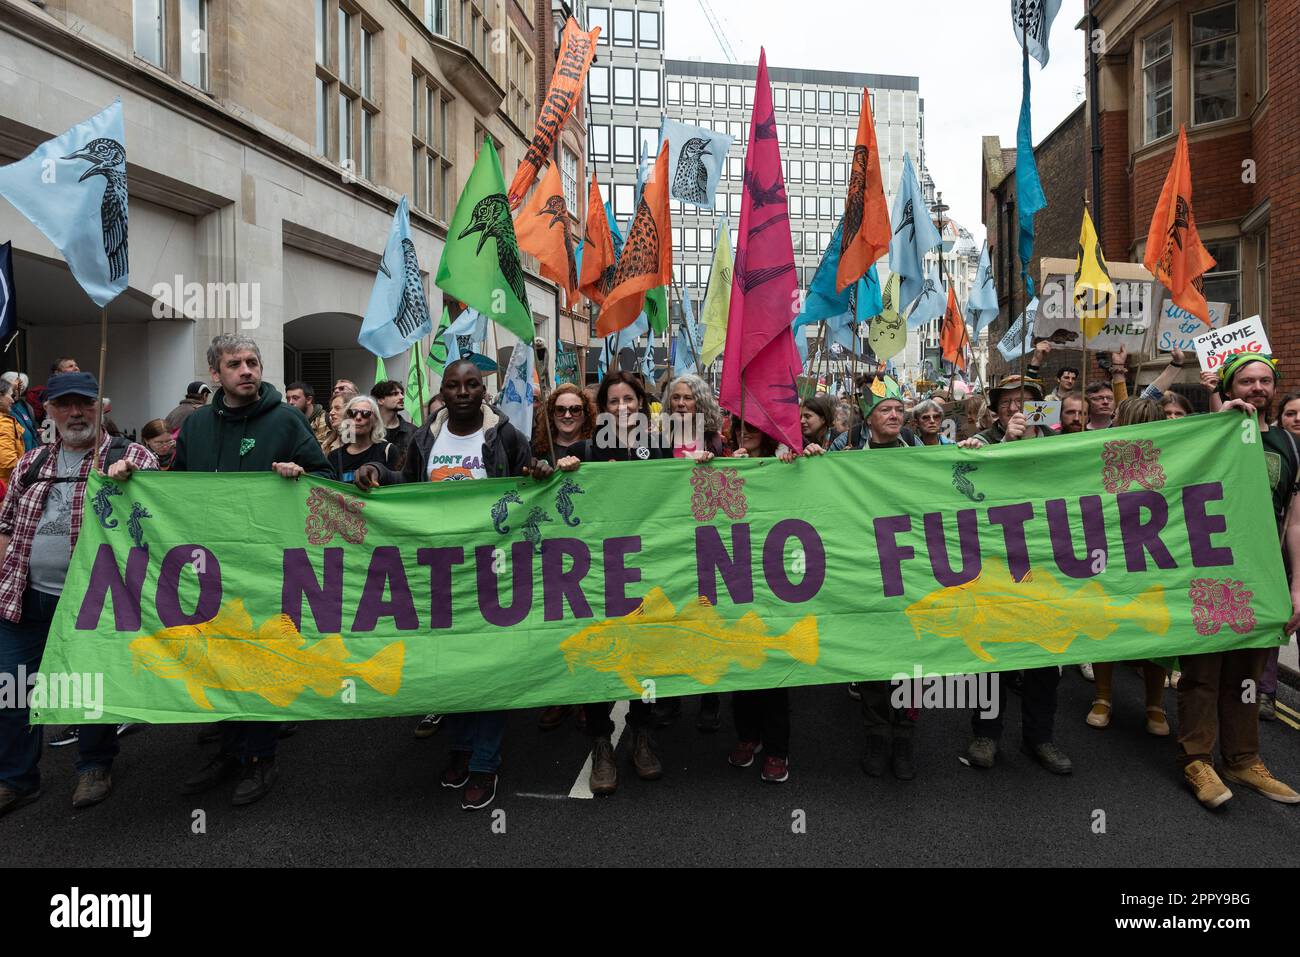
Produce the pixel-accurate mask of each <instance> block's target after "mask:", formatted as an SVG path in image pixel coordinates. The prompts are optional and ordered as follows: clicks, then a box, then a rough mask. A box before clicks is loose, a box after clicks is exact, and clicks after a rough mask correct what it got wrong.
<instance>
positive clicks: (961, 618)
mask: <svg viewBox="0 0 1300 957" xmlns="http://www.w3.org/2000/svg"><path fill="white" fill-rule="evenodd" d="M906 614H907V617H908V620H909V621H911V623H912V629H913V630H914V631H915V632H916V637H917V639H918V640H919V639H920V638H921V637H922V636H923V635H932V636H934V637H936V638H955V639H957V640H959V641H961V642H963V643H964V644H965V645H966V647H967V648H969V649H970V650H971V652H972V653H973V654H975V655H976V656H978V657H979V658H980V659H981V660H982V661H994V660H995V659H994V657H993V656H992V655H991V654H989V653H988V652H987V651H985V650H984V647H983V646H984V645H985V644H1014V643H1026V644H1033V645H1038V646H1039V647H1040V648H1043V649H1045V650H1047V651H1050V652H1052V653H1053V654H1060V653H1062V652H1063V651H1065V650H1066V649H1067V648H1068V647H1070V642H1072V641H1074V639H1075V638H1078V637H1079V636H1080V635H1083V636H1084V637H1087V638H1091V639H1092V640H1093V641H1104V640H1105V639H1106V638H1107V637H1109V636H1110V635H1111V634H1112V633H1113V632H1114V631H1115V629H1116V628H1118V627H1119V623H1120V622H1122V621H1129V622H1132V623H1133V624H1134V625H1135V626H1136V627H1138V628H1141V629H1144V630H1145V631H1148V632H1150V633H1151V634H1153V635H1163V634H1164V633H1165V632H1167V631H1168V630H1169V608H1168V607H1167V606H1166V605H1165V592H1164V588H1162V587H1161V586H1160V585H1154V586H1152V587H1151V588H1148V589H1147V590H1146V591H1144V592H1142V593H1141V594H1140V595H1138V596H1136V597H1135V598H1134V599H1133V600H1132V601H1129V602H1128V603H1127V604H1124V605H1115V604H1112V603H1111V601H1110V596H1109V595H1108V594H1106V590H1105V589H1104V588H1102V587H1101V585H1100V584H1099V583H1098V582H1096V581H1090V582H1088V583H1087V584H1085V585H1082V586H1081V587H1079V588H1078V589H1077V590H1075V591H1074V592H1067V591H1066V589H1065V586H1063V585H1062V584H1061V583H1060V582H1058V581H1057V580H1056V579H1055V578H1053V577H1052V576H1051V575H1049V574H1048V573H1046V572H1043V571H1039V572H1036V573H1030V574H1029V575H1027V576H1026V577H1025V580H1024V581H1020V582H1017V581H1015V580H1014V579H1013V578H1012V577H1011V572H1010V570H1009V569H1008V568H1007V566H1006V563H1005V562H1003V561H1000V560H998V559H987V558H986V559H985V560H984V568H983V572H982V574H981V575H980V576H979V577H978V578H976V579H975V580H974V581H972V582H967V583H966V584H965V585H957V586H955V587H951V588H940V589H939V590H937V591H933V592H931V593H930V594H928V595H926V596H925V597H924V598H922V599H921V600H920V601H917V602H915V603H913V604H912V605H909V606H908V608H907V611H906Z"/></svg>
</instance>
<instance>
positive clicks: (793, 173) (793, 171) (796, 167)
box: [789, 160, 803, 183]
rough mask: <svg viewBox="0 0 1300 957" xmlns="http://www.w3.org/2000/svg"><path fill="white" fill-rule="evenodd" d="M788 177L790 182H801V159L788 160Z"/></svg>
mask: <svg viewBox="0 0 1300 957" xmlns="http://www.w3.org/2000/svg"><path fill="white" fill-rule="evenodd" d="M789 178H790V182H792V183H802V182H803V161H802V160H790V177H789Z"/></svg>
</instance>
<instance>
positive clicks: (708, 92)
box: [700, 83, 713, 106]
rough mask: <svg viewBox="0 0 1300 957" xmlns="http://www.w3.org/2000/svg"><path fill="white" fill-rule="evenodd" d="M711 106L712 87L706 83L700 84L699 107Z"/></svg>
mask: <svg viewBox="0 0 1300 957" xmlns="http://www.w3.org/2000/svg"><path fill="white" fill-rule="evenodd" d="M712 105H713V87H712V86H710V85H709V84H708V83H701V84H700V106H712Z"/></svg>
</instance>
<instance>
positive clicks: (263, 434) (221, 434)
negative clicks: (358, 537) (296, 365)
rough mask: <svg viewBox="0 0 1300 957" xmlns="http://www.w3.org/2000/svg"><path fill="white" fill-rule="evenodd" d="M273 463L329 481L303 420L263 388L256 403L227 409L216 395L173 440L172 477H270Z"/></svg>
mask: <svg viewBox="0 0 1300 957" xmlns="http://www.w3.org/2000/svg"><path fill="white" fill-rule="evenodd" d="M273 462H296V463H297V464H298V465H301V466H302V467H303V469H304V470H305V471H307V472H308V473H310V474H312V475H315V476H317V477H319V478H334V471H333V470H332V469H331V468H330V466H329V463H328V462H327V461H326V460H325V454H324V453H323V452H322V451H321V448H320V445H319V444H318V443H317V441H316V437H315V436H314V435H312V434H311V430H310V429H308V428H307V420H306V419H304V418H303V417H302V413H301V412H299V411H298V410H297V409H295V408H294V407H293V406H290V405H285V404H284V403H283V402H282V401H281V399H280V393H279V392H277V391H275V389H274V388H273V387H271V386H270V385H268V384H267V383H265V382H263V383H262V386H261V388H260V389H259V390H258V392H257V399H256V400H255V401H253V402H251V403H249V404H248V405H245V406H241V407H239V408H236V409H232V408H230V407H228V406H227V405H226V394H225V392H222V391H220V390H218V392H217V394H216V395H215V396H214V397H213V399H212V402H211V404H209V405H205V406H203V408H201V409H195V410H194V412H193V414H192V415H190V417H189V418H187V419H186V420H185V424H184V425H182V426H181V434H180V436H179V437H178V438H177V440H176V461H175V463H174V464H173V465H172V471H173V472H269V471H271V464H272V463H273Z"/></svg>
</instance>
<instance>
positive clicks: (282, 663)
mask: <svg viewBox="0 0 1300 957" xmlns="http://www.w3.org/2000/svg"><path fill="white" fill-rule="evenodd" d="M129 647H130V650H131V656H132V660H133V663H134V665H135V667H136V668H137V669H138V668H141V667H143V668H144V669H145V670H146V671H149V672H152V673H153V674H155V675H157V676H158V677H160V678H168V679H171V680H174V681H182V682H184V683H185V690H186V691H188V692H189V694H190V697H191V698H193V699H194V703H195V704H197V705H198V706H199V707H200V708H203V709H204V710H205V711H212V710H213V707H212V703H211V702H210V701H208V696H207V689H219V690H222V691H235V692H248V693H250V694H256V695H260V696H261V697H262V698H264V699H266V700H267V701H268V702H269V703H271V704H273V705H275V706H276V707H277V708H285V707H288V706H289V705H291V704H292V703H293V702H294V700H295V699H296V698H297V697H298V695H300V694H302V692H303V690H304V689H306V688H311V690H312V691H314V692H316V693H317V694H318V695H320V696H321V697H322V698H329V697H332V696H333V695H335V694H337V693H338V692H339V690H340V689H341V688H342V687H343V679H344V678H348V677H352V676H355V677H358V678H360V679H361V680H362V681H364V682H365V683H366V684H368V685H369V686H370V687H371V688H374V689H375V690H376V691H378V692H379V693H380V694H382V695H385V696H388V697H392V696H393V695H395V694H397V690H398V688H400V687H401V684H402V661H403V658H404V656H405V653H406V646H405V644H404V643H403V642H400V641H395V642H393V643H392V644H391V645H388V646H387V647H385V648H383V649H381V650H380V651H379V652H378V653H377V654H376V655H375V656H374V657H373V658H371V659H370V660H369V661H351V662H350V661H348V660H347V659H348V655H349V652H348V649H347V647H346V646H345V645H344V644H343V638H342V636H340V635H328V636H327V637H325V638H322V639H321V640H320V641H318V642H316V644H314V645H312V646H311V647H308V646H307V639H305V638H303V636H302V635H301V634H299V632H298V629H297V628H295V627H294V624H293V619H291V618H290V617H289V616H288V615H276V616H275V617H274V618H269V619H267V620H266V621H265V622H263V623H262V625H261V627H259V628H258V629H257V631H256V632H254V631H253V620H252V618H250V617H249V615H248V612H247V611H245V610H244V603H243V602H242V601H240V600H238V599H236V600H235V601H232V602H228V603H227V604H226V605H224V606H223V607H222V609H221V611H220V612H218V613H217V616H216V617H215V618H213V619H212V620H211V621H207V622H204V623H203V624H200V625H180V626H177V627H175V628H164V629H162V630H161V631H158V632H155V633H154V634H152V635H144V636H141V637H139V638H136V639H135V640H134V641H132V642H131V644H130V646H129Z"/></svg>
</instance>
